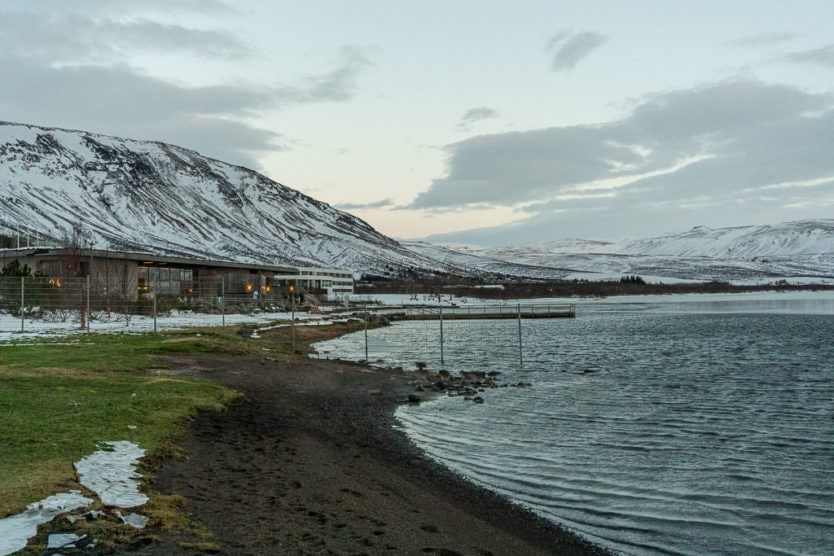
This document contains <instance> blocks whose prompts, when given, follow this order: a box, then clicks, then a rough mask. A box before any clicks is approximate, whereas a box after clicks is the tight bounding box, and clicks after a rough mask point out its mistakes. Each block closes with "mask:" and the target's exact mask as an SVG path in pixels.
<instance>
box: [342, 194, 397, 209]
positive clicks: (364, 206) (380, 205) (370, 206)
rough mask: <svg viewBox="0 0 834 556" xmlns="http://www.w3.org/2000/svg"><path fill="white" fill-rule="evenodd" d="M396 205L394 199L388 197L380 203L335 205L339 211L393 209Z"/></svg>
mask: <svg viewBox="0 0 834 556" xmlns="http://www.w3.org/2000/svg"><path fill="white" fill-rule="evenodd" d="M394 205H395V203H394V199H392V198H390V197H388V198H385V199H382V200H380V201H375V202H373V203H342V204H339V205H335V208H337V209H339V210H362V209H380V208H391V207H393V206H394Z"/></svg>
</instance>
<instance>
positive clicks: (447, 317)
mask: <svg viewBox="0 0 834 556" xmlns="http://www.w3.org/2000/svg"><path fill="white" fill-rule="evenodd" d="M575 315H576V308H575V306H574V305H565V304H560V305H551V304H526V305H521V304H517V305H472V306H467V307H400V308H391V307H388V308H381V309H375V310H373V311H363V312H359V313H356V314H355V316H354V318H357V319H360V321H361V322H363V323H364V325H365V326H364V327H363V329H362V330H360V331H358V332H354V333H351V334H347V335H345V336H341V337H339V338H335V339H332V340H327V341H323V342H318V343H316V344H313V346H312V347H313V350H314V351H313V353H312V354H311V357H314V358H319V359H342V360H346V361H356V362H367V363H369V364H372V365H378V366H387V367H392V368H402V369H406V370H422V369H426V370H454V371H461V370H483V371H503V370H506V369H507V368H513V369H521V368H523V366H524V353H525V344H526V341H527V338H528V331H529V326H530V325H531V324H532V322H533V321H534V320H538V319H556V318H565V317H568V318H570V317H574V316H575Z"/></svg>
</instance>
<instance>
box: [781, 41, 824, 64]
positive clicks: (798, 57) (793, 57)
mask: <svg viewBox="0 0 834 556" xmlns="http://www.w3.org/2000/svg"><path fill="white" fill-rule="evenodd" d="M784 59H785V60H786V61H788V62H791V63H794V64H813V65H816V66H822V67H825V68H829V69H833V68H834V44H829V45H826V46H823V47H820V48H815V49H813V50H803V51H800V52H792V53H790V54H787V55H785V58H784Z"/></svg>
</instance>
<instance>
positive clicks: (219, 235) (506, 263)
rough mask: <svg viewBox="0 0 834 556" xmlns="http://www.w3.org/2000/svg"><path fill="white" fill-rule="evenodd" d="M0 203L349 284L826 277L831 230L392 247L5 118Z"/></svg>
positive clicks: (153, 151)
mask: <svg viewBox="0 0 834 556" xmlns="http://www.w3.org/2000/svg"><path fill="white" fill-rule="evenodd" d="M0 201H1V202H2V204H0V234H5V235H12V236H14V235H18V234H22V235H24V236H26V237H40V238H52V239H56V240H58V239H61V238H65V237H69V236H70V235H71V234H72V233H73V229H81V230H84V231H85V232H86V233H87V234H88V235H89V241H91V242H92V244H93V245H95V246H96V247H98V248H105V247H106V248H110V249H124V250H133V251H148V252H154V253H160V254H169V255H178V256H193V257H199V258H216V259H223V260H236V261H241V262H255V263H263V264H290V265H299V266H325V267H334V268H345V269H350V270H353V271H354V272H356V273H357V274H361V273H365V274H374V275H383V276H392V275H402V274H404V273H406V274H410V275H415V273H416V274H418V275H419V274H425V273H452V274H460V275H470V276H471V275H474V276H481V277H487V278H489V279H500V278H501V277H524V278H536V279H558V278H568V279H572V278H587V279H591V280H594V279H602V278H618V277H619V276H622V275H631V274H638V275H641V276H644V277H647V278H650V279H656V280H664V279H665V280H713V279H718V280H734V281H760V282H761V281H772V280H774V279H780V278H801V279H806V280H809V281H823V280H834V220H815V221H802V222H789V223H784V224H779V225H773V226H755V227H753V226H748V227H739V228H722V229H716V230H711V229H708V228H704V227H698V228H694V229H692V230H690V231H688V232H685V233H683V234H677V235H671V236H664V237H658V238H651V239H644V240H636V241H616V242H607V241H587V240H566V241H557V242H550V243H541V244H535V245H525V246H519V247H512V248H485V247H473V246H450V245H434V244H427V243H422V242H398V241H396V240H394V239H392V238H390V237H387V236H385V235H383V234H381V233H379V232H378V231H376V230H375V229H373V228H372V227H371V226H370V225H369V224H368V223H366V222H364V221H363V220H361V219H359V218H357V217H355V216H353V215H351V214H348V213H346V212H342V211H339V210H337V209H334V208H333V207H331V206H330V205H328V204H326V203H322V202H320V201H317V200H315V199H313V198H311V197H308V196H306V195H304V194H302V193H300V192H298V191H296V190H294V189H291V188H289V187H287V186H284V185H282V184H280V183H277V182H275V181H272V180H270V179H269V178H267V177H265V176H263V175H261V174H258V173H257V172H254V171H252V170H249V169H246V168H242V167H240V166H234V165H231V164H227V163H224V162H220V161H218V160H214V159H211V158H207V157H204V156H202V155H200V154H198V153H196V152H194V151H191V150H188V149H184V148H181V147H176V146H173V145H168V144H165V143H159V142H153V141H136V140H131V139H121V138H116V137H109V136H104V135H98V134H94V133H88V132H84V131H72V130H64V129H51V128H43V127H35V126H29V125H22V124H13V123H2V122H0Z"/></svg>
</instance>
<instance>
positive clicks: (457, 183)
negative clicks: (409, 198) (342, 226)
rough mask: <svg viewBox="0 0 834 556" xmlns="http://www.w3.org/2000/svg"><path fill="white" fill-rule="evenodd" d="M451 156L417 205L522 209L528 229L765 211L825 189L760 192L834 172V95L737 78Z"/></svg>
mask: <svg viewBox="0 0 834 556" xmlns="http://www.w3.org/2000/svg"><path fill="white" fill-rule="evenodd" d="M446 151H447V153H448V169H447V172H446V175H445V176H443V177H440V178H438V179H436V180H434V182H433V183H432V184H431V186H430V187H429V188H428V189H427V190H426V191H424V192H422V193H420V194H419V195H418V196H417V197H416V198H415V199H414V201H413V202H412V204H411V205H410V208H412V209H421V210H430V211H449V210H456V209H460V208H461V207H478V206H492V207H496V206H503V207H514V208H515V209H516V210H518V211H520V214H527V215H528V219H527V222H528V224H530V225H531V226H532V224H533V223H538V224H537V225H539V224H541V225H542V226H544V224H542V223H543V222H550V223H551V224H553V223H554V222H556V221H558V222H560V223H562V225H565V224H566V223H568V222H572V223H573V225H575V226H580V227H581V224H582V220H583V215H587V214H590V213H594V214H609V215H610V217H609V222H610V223H612V225H613V223H615V222H625V221H629V222H630V223H631V224H632V225H633V226H636V227H637V228H639V227H640V224H641V222H640V219H641V218H642V219H647V218H648V219H651V218H654V219H656V221H658V222H659V221H663V220H669V221H670V223H673V220H674V218H673V217H670V216H668V214H667V213H669V214H674V211H675V208H674V207H678V208H679V209H680V210H684V209H685V210H695V207H696V205H698V206H701V207H702V208H703V207H706V206H711V207H713V210H714V213H715V214H714V215H713V216H717V215H718V214H725V215H727V214H728V211H733V210H735V211H738V210H742V209H740V207H741V206H742V205H743V204H744V203H749V205H744V206H747V207H748V208H746V209H743V210H749V207H752V206H755V207H756V210H760V211H764V210H769V209H768V207H770V208H772V207H774V206H776V205H777V204H779V203H782V204H784V205H787V204H789V203H796V202H797V201H800V200H801V199H802V198H803V197H805V198H808V197H809V196H812V195H819V194H821V191H822V190H823V189H824V188H823V187H820V188H793V189H791V190H785V191H784V192H783V193H782V194H777V193H779V192H778V191H775V190H773V189H771V190H764V189H763V188H765V187H767V186H770V185H773V184H778V183H790V182H792V181H809V180H823V181H824V180H825V179H826V178H829V177H831V176H834V159H832V157H831V156H830V153H831V152H834V97H832V95H830V94H812V93H808V92H805V91H802V90H800V89H797V88H795V87H791V86H788V85H778V84H768V83H763V82H761V81H756V80H740V79H736V80H730V81H724V82H719V83H712V84H707V85H703V86H700V87H695V88H692V89H684V90H677V91H670V92H665V93H660V94H655V95H650V96H647V97H644V98H643V99H641V100H640V101H639V102H638V103H637V104H636V105H635V106H634V108H633V110H632V112H631V113H630V114H629V116H628V117H626V118H624V119H622V120H618V121H613V122H608V123H603V124H598V125H586V126H565V127H551V128H546V129H540V130H531V131H522V132H509V133H500V134H492V135H481V136H477V137H472V138H469V139H466V140H464V141H460V142H458V143H454V144H451V145H448V146H447V147H446ZM765 191H767V195H765V193H764V192H765ZM765 197H770V198H771V201H768V202H764V201H763V200H762V199H764V198H765ZM686 199H698V202H697V203H695V202H692V203H686V202H685V201H684V200H686ZM703 210H704V215H705V216H706V217H711V216H710V215H709V214H708V213H707V212H706V209H703ZM557 215H558V217H557ZM647 215H651V216H647ZM736 215H737V214H736ZM519 229H520V228H519ZM525 229H527V230H528V231H529V230H530V229H532V228H525ZM550 235H552V234H550Z"/></svg>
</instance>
